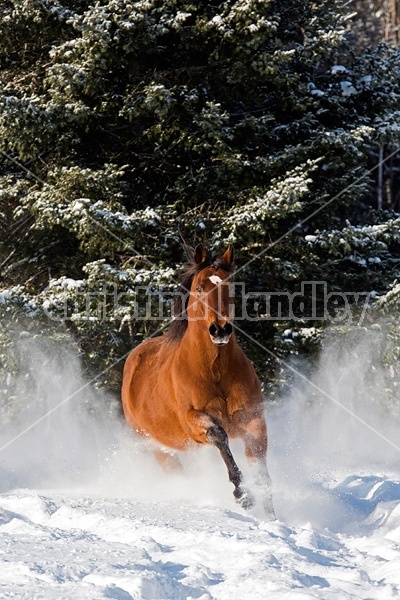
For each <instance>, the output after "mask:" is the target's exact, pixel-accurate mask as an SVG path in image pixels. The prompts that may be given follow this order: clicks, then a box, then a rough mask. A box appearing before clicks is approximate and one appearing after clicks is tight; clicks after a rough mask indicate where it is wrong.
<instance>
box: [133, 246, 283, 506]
mask: <svg viewBox="0 0 400 600" xmlns="http://www.w3.org/2000/svg"><path fill="white" fill-rule="evenodd" d="M188 258H189V259H190V262H189V265H188V267H187V269H186V271H185V273H184V275H183V277H182V282H181V288H180V290H179V294H178V295H177V301H176V302H175V318H174V320H173V321H172V323H171V324H170V325H169V327H168V329H167V332H166V333H165V334H163V335H160V336H157V337H152V338H149V339H147V340H145V341H143V342H142V343H141V344H139V345H138V346H137V347H136V348H134V349H133V350H132V351H131V352H130V354H129V355H128V358H127V360H126V363H125V366H124V372H123V380H122V406H123V411H124V415H125V418H126V420H127V422H128V424H129V425H130V426H131V427H132V428H133V429H134V430H135V431H136V432H138V433H139V434H140V435H141V436H144V437H147V438H148V437H150V438H152V440H153V441H155V442H156V447H155V451H154V453H155V457H156V458H157V460H158V462H159V463H161V464H162V465H163V466H164V468H166V469H175V468H176V469H178V468H180V467H181V464H180V461H179V458H178V457H177V455H176V454H177V453H176V452H175V451H183V450H187V449H188V448H190V447H192V446H193V445H198V444H208V445H212V446H215V448H217V449H218V451H219V453H220V455H221V457H222V459H223V461H224V463H225V465H226V467H227V470H228V476H229V480H230V481H231V482H232V483H233V486H234V491H233V495H234V498H235V499H236V501H237V502H238V503H239V504H240V505H241V506H242V507H243V508H244V509H246V510H247V509H250V508H252V507H253V506H254V505H255V497H254V495H253V494H252V493H251V492H250V491H249V490H248V489H247V488H246V487H244V486H243V475H242V472H241V470H240V469H239V467H238V465H237V463H236V462H235V459H234V457H233V455H232V452H231V450H230V447H229V440H230V439H235V438H241V439H242V440H243V443H244V449H245V455H246V457H247V460H248V461H249V463H250V465H251V466H252V467H253V469H254V470H255V477H254V481H255V485H257V486H259V487H261V489H262V494H263V507H264V513H265V515H266V516H267V517H269V518H274V509H273V503H272V494H271V481H270V477H269V473H268V468H267V462H266V454H267V428H266V422H265V418H264V410H263V404H264V403H263V396H262V393H261V385H260V381H259V379H258V377H257V374H256V372H255V369H254V367H253V365H252V363H251V362H250V360H249V359H248V358H247V356H246V355H245V353H244V352H243V350H242V349H241V348H240V347H239V344H238V343H237V340H236V336H235V331H234V325H233V318H234V314H233V313H234V298H233V294H232V288H233V286H232V279H231V277H232V273H233V271H234V251H233V247H232V246H231V245H230V246H229V247H228V249H227V250H226V251H225V252H224V254H223V255H222V257H221V258H218V257H213V256H212V254H211V252H210V250H209V248H208V247H207V246H205V245H204V244H199V245H198V246H197V247H196V248H195V249H194V250H190V256H189V257H188ZM167 449H168V450H167ZM171 450H172V452H171Z"/></svg>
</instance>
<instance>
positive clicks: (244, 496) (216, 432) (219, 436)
mask: <svg viewBox="0 0 400 600" xmlns="http://www.w3.org/2000/svg"><path fill="white" fill-rule="evenodd" d="M206 437H207V441H208V442H209V443H210V444H212V445H213V446H215V447H216V448H218V450H219V452H220V454H221V456H222V459H223V461H224V463H225V465H226V468H227V469H228V475H229V480H230V481H231V482H232V483H233V485H234V486H235V489H234V492H233V495H234V497H235V498H236V501H237V502H239V503H240V504H241V505H242V506H243V508H245V509H248V508H251V507H252V506H254V498H253V497H252V496H251V494H250V493H249V492H247V491H246V490H244V489H243V488H242V487H241V483H242V480H243V475H242V472H241V471H240V469H239V467H238V466H237V464H236V462H235V459H234V458H233V455H232V452H231V450H230V448H229V444H228V436H227V435H226V433H225V431H224V429H223V428H222V427H220V426H219V425H213V426H212V427H210V428H209V429H208V430H207V436H206Z"/></svg>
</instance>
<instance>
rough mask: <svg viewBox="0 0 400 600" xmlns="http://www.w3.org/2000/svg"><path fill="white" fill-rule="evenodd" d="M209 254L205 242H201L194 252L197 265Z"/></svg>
mask: <svg viewBox="0 0 400 600" xmlns="http://www.w3.org/2000/svg"><path fill="white" fill-rule="evenodd" d="M207 256H208V253H207V250H206V248H205V247H204V246H203V244H199V245H198V246H196V248H195V249H194V254H193V258H194V262H195V263H196V265H201V263H203V262H204V261H205V260H206V259H207Z"/></svg>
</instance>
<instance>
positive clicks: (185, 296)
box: [166, 244, 234, 342]
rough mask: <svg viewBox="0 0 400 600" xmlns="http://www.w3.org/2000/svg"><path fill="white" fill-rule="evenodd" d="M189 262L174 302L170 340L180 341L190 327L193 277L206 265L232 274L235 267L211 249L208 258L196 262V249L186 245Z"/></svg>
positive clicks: (167, 335) (167, 333)
mask: <svg viewBox="0 0 400 600" xmlns="http://www.w3.org/2000/svg"><path fill="white" fill-rule="evenodd" d="M184 249H185V253H186V257H187V261H188V264H187V266H186V268H185V270H184V272H183V274H182V277H181V284H180V286H179V290H178V291H179V294H178V295H177V296H176V298H175V302H174V311H173V312H174V320H173V321H172V323H171V325H169V327H168V329H167V332H166V337H167V338H168V341H169V342H179V341H180V340H181V339H182V338H183V336H184V334H185V331H186V329H187V327H188V318H187V313H186V308H187V304H188V301H189V292H190V288H191V287H192V283H193V278H194V276H195V275H196V274H197V273H200V271H202V270H203V269H205V268H206V267H213V268H214V269H215V270H217V269H222V270H223V271H225V272H226V273H227V274H228V275H230V274H231V273H232V272H233V270H234V268H233V265H232V264H230V263H227V262H224V261H223V260H221V259H220V258H218V257H216V256H212V254H211V252H210V250H209V249H208V248H205V250H206V258H205V259H204V260H203V262H201V263H200V264H198V263H196V261H195V259H194V249H193V248H191V247H190V246H188V245H186V244H185V245H184Z"/></svg>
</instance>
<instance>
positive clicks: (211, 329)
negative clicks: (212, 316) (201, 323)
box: [208, 323, 219, 337]
mask: <svg viewBox="0 0 400 600" xmlns="http://www.w3.org/2000/svg"><path fill="white" fill-rule="evenodd" d="M208 331H209V332H210V335H211V336H212V337H216V336H217V335H218V333H219V327H218V325H217V323H211V325H210V327H209V329H208Z"/></svg>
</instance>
